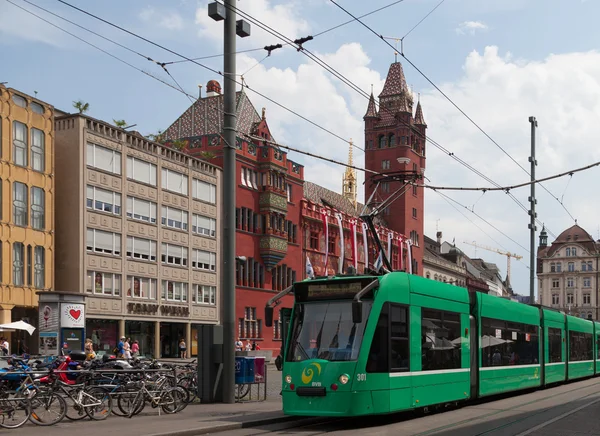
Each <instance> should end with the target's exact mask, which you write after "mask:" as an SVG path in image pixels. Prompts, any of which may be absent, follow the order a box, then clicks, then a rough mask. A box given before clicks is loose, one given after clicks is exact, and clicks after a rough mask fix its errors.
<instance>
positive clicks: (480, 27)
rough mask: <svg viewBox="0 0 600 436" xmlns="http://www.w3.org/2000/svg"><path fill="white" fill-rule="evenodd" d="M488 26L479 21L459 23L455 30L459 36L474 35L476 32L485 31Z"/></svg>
mask: <svg viewBox="0 0 600 436" xmlns="http://www.w3.org/2000/svg"><path fill="white" fill-rule="evenodd" d="M487 29H488V26H487V25H486V24H484V23H482V22H481V21H465V22H463V23H460V25H459V26H458V27H457V28H456V33H458V34H460V35H465V34H467V33H468V34H470V35H475V32H477V31H484V30H487Z"/></svg>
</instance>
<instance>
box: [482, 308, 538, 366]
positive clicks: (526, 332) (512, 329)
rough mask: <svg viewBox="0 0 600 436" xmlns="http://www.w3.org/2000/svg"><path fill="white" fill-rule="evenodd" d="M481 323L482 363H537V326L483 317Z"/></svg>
mask: <svg viewBox="0 0 600 436" xmlns="http://www.w3.org/2000/svg"><path fill="white" fill-rule="evenodd" d="M481 327H482V328H481V338H480V340H481V363H482V366H483V367H489V366H507V365H532V364H534V365H535V364H538V363H539V337H538V326H535V325H530V324H523V323H515V322H509V321H504V320H500V319H493V318H482V319H481Z"/></svg>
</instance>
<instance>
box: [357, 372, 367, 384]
mask: <svg viewBox="0 0 600 436" xmlns="http://www.w3.org/2000/svg"><path fill="white" fill-rule="evenodd" d="M356 381H359V382H362V381H367V374H364V373H362V374H356Z"/></svg>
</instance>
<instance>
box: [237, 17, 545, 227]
mask: <svg viewBox="0 0 600 436" xmlns="http://www.w3.org/2000/svg"><path fill="white" fill-rule="evenodd" d="M226 7H227V8H230V9H231V10H233V11H235V12H236V13H238V14H239V15H240V16H242V17H243V18H246V19H247V20H249V21H250V22H251V23H252V24H254V25H256V26H258V27H260V28H262V29H263V30H265V31H266V32H268V33H270V34H272V35H273V36H275V37H277V38H279V39H281V40H282V41H284V42H285V43H287V44H295V45H296V47H297V48H298V51H300V52H302V53H303V54H304V55H305V56H307V57H308V58H309V59H311V60H312V61H313V62H315V63H316V64H317V65H319V66H321V67H322V68H324V69H325V70H326V71H328V72H330V73H331V74H332V75H333V76H334V77H336V78H338V79H339V80H341V81H342V82H343V83H344V84H346V85H348V86H349V87H350V88H351V89H353V90H354V91H356V92H358V93H359V94H360V95H362V96H363V97H365V98H367V99H370V96H369V95H368V94H367V93H366V92H364V91H363V90H361V89H360V88H359V87H358V86H357V85H356V84H354V83H353V82H351V81H350V80H349V79H347V78H346V77H345V76H344V75H342V74H341V73H339V72H338V71H337V70H335V69H334V68H332V67H331V66H329V65H328V64H327V63H326V62H324V61H323V60H321V59H320V58H319V57H317V56H316V55H314V54H313V53H311V52H310V51H309V50H308V49H306V48H304V47H303V46H301V45H300V44H297V43H296V42H295V41H292V40H291V39H290V38H288V37H286V36H285V35H283V34H281V33H280V32H278V31H276V30H275V29H273V28H272V27H270V26H268V25H266V24H264V23H262V22H261V21H260V20H257V19H256V18H254V17H253V16H251V15H250V14H248V13H247V12H244V11H242V10H240V9H239V8H237V7H235V6H231V5H228V6H226ZM379 108H380V110H381V108H383V109H384V110H387V111H389V109H388V108H386V107H385V106H381V105H379ZM400 122H402V123H403V124H405V125H406V126H407V127H408V128H410V129H411V130H413V131H417V132H418V130H416V129H414V127H413V126H411V125H410V124H408V123H406V122H405V121H403V120H400ZM418 133H419V135H421V136H422V137H423V138H424V139H425V140H426V141H427V140H428V141H429V142H430V143H432V144H434V146H436V147H437V148H440V149H441V150H442V151H444V152H445V153H447V154H448V155H449V156H451V157H452V158H453V159H455V160H456V161H458V162H459V163H461V164H463V165H464V166H465V167H467V168H468V169H470V170H471V171H473V172H474V173H475V174H477V175H479V176H480V177H482V178H484V179H485V180H487V181H488V182H490V183H492V184H494V185H496V186H498V187H499V186H500V185H499V184H497V183H495V182H494V181H493V180H492V179H490V178H489V177H488V176H486V175H485V174H483V173H482V172H481V171H479V170H477V169H476V168H474V167H473V166H471V165H469V164H467V163H466V162H465V161H463V160H462V159H460V158H458V157H456V156H454V154H453V153H451V152H449V151H448V150H446V149H444V148H443V147H441V146H440V145H439V144H437V143H436V142H435V141H433V140H432V139H430V138H427V137H426V136H424V135H423V134H421V132H418ZM353 145H354V144H353ZM354 147H356V148H358V149H360V150H361V151H364V150H363V149H362V148H361V147H358V146H356V145H354ZM507 195H508V196H509V197H510V198H511V199H512V200H513V201H514V202H515V203H516V204H517V205H518V206H519V207H520V208H521V209H522V210H523V211H524V212H526V213H528V212H529V210H528V209H527V207H526V206H525V205H524V204H523V203H521V201H519V199H517V198H516V197H515V196H514V195H513V194H512V193H511V192H507ZM538 223H540V224H541V222H539V220H538ZM547 230H548V233H549V234H551V235H553V233H552V232H551V231H550V229H547Z"/></svg>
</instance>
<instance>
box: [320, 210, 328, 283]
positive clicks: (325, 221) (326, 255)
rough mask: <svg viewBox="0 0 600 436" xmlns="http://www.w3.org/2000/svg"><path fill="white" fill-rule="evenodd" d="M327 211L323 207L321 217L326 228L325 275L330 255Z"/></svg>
mask: <svg viewBox="0 0 600 436" xmlns="http://www.w3.org/2000/svg"><path fill="white" fill-rule="evenodd" d="M327 215H328V214H327V211H326V210H325V209H321V217H322V218H323V227H324V228H325V272H324V273H323V275H324V276H326V275H327V258H328V257H329V223H328V222H327Z"/></svg>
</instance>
